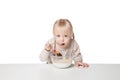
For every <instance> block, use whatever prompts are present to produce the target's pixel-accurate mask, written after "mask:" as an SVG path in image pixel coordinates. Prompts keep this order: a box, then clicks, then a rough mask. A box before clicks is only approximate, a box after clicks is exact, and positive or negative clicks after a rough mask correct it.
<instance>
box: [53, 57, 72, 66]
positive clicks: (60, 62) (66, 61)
mask: <svg viewBox="0 0 120 80" xmlns="http://www.w3.org/2000/svg"><path fill="white" fill-rule="evenodd" d="M51 60H52V63H53V65H54V66H55V67H57V68H68V67H70V66H71V64H72V58H71V57H69V56H65V57H63V56H53V55H52V56H51Z"/></svg>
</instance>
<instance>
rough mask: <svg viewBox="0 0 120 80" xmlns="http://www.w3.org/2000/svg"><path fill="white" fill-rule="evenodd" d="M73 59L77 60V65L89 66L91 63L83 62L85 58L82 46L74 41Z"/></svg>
mask: <svg viewBox="0 0 120 80" xmlns="http://www.w3.org/2000/svg"><path fill="white" fill-rule="evenodd" d="M73 60H74V62H75V66H77V67H79V66H82V67H88V66H89V65H88V64H86V63H83V59H82V55H81V53H80V48H79V45H78V44H77V43H76V42H74V46H73Z"/></svg>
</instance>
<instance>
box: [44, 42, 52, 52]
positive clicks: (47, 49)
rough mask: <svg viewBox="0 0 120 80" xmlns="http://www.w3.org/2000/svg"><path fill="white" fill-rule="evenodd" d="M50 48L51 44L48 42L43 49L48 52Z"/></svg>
mask: <svg viewBox="0 0 120 80" xmlns="http://www.w3.org/2000/svg"><path fill="white" fill-rule="evenodd" d="M51 48H52V46H51V44H49V43H47V44H45V50H46V51H48V52H49V51H50V50H51Z"/></svg>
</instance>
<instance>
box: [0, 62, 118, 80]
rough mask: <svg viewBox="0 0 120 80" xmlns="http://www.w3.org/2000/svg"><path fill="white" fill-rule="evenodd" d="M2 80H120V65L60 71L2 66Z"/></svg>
mask: <svg viewBox="0 0 120 80" xmlns="http://www.w3.org/2000/svg"><path fill="white" fill-rule="evenodd" d="M0 80H120V64H90V67H89V68H79V69H78V68H76V67H70V68H67V69H58V68H55V67H54V66H53V65H49V64H0Z"/></svg>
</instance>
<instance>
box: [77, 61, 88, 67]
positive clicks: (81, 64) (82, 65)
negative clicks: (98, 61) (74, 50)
mask: <svg viewBox="0 0 120 80" xmlns="http://www.w3.org/2000/svg"><path fill="white" fill-rule="evenodd" d="M75 66H77V67H83V68H84V67H89V65H88V64H87V63H83V62H80V61H77V62H75Z"/></svg>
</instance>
